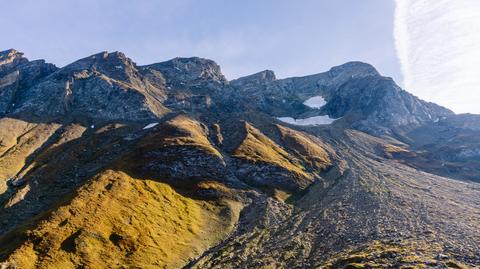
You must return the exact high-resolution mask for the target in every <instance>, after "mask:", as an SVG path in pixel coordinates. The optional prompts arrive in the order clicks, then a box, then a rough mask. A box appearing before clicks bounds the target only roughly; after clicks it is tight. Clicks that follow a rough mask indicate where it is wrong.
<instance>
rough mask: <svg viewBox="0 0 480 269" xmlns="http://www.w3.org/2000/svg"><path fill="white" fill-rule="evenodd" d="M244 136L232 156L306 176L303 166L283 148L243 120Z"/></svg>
mask: <svg viewBox="0 0 480 269" xmlns="http://www.w3.org/2000/svg"><path fill="white" fill-rule="evenodd" d="M245 128H246V131H247V133H246V136H245V138H244V140H243V141H242V143H241V144H240V145H239V146H238V148H237V149H236V150H235V151H234V152H233V156H234V157H236V158H239V159H243V160H246V161H249V162H252V163H257V162H259V163H266V164H270V165H274V166H279V167H282V168H284V169H287V170H289V171H291V172H295V173H297V174H299V175H303V176H305V177H308V175H307V174H306V173H305V171H304V168H303V167H302V166H301V165H300V164H298V162H296V160H295V158H293V157H292V156H290V155H289V154H288V153H287V152H286V151H285V150H284V149H282V148H281V147H280V146H279V145H277V144H276V143H275V142H274V141H272V140H271V139H270V138H268V137H267V136H265V135H264V134H262V132H260V131H259V130H258V129H256V128H255V127H253V126H252V125H250V124H249V123H247V122H245Z"/></svg>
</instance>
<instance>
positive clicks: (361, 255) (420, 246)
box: [319, 240, 468, 269]
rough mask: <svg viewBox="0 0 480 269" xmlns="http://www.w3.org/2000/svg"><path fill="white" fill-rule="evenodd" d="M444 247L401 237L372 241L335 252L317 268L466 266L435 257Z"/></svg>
mask: <svg viewBox="0 0 480 269" xmlns="http://www.w3.org/2000/svg"><path fill="white" fill-rule="evenodd" d="M442 250H443V248H442V247H441V246H440V245H439V244H435V243H431V242H419V241H404V242H401V243H387V242H382V241H377V240H376V241H372V242H370V243H369V244H367V245H366V246H364V247H362V248H360V249H355V250H347V251H345V252H342V253H340V254H337V255H336V256H334V257H333V258H332V259H330V260H328V261H327V262H325V263H324V264H323V265H322V266H320V267H319V268H322V269H334V268H427V267H428V268H430V267H431V265H432V264H436V265H438V266H439V267H440V268H468V267H467V266H466V265H464V264H462V263H461V262H458V261H455V260H451V259H450V260H441V261H440V260H437V259H436V257H437V255H438V254H439V253H442Z"/></svg>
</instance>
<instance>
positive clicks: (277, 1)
mask: <svg viewBox="0 0 480 269" xmlns="http://www.w3.org/2000/svg"><path fill="white" fill-rule="evenodd" d="M0 1H2V2H6V3H7V5H5V4H4V3H2V5H3V6H7V7H8V8H7V9H6V10H8V12H2V16H0V25H2V32H3V33H2V37H5V39H4V40H0V46H1V47H2V49H8V48H15V49H17V50H20V51H22V52H24V53H25V56H26V57H28V58H31V59H39V58H42V59H46V60H47V61H49V62H52V63H55V64H57V65H58V66H63V65H66V64H68V63H70V62H72V61H74V60H76V59H79V58H82V57H86V56H89V55H92V54H94V53H97V52H100V51H105V50H106V51H121V52H124V53H125V54H126V55H127V56H128V57H130V58H132V59H133V60H134V61H135V62H137V63H138V64H150V63H154V62H160V61H165V60H169V59H171V58H174V57H177V56H181V57H185V56H199V57H204V58H209V59H213V60H215V61H216V62H217V63H218V64H219V65H220V66H221V68H222V71H223V73H224V74H225V75H226V77H227V78H228V79H234V78H238V77H240V76H244V75H248V74H252V73H255V72H258V71H262V70H265V69H271V70H274V71H275V73H276V75H277V77H280V78H283V77H290V76H302V75H308V74H314V73H319V72H323V71H326V70H328V69H329V68H330V67H332V66H335V65H340V64H343V63H345V62H348V61H353V60H359V61H365V62H369V63H371V64H373V65H375V66H376V67H377V68H378V69H379V70H381V72H382V73H383V74H385V75H387V76H391V77H395V78H396V79H398V80H400V78H401V75H400V66H399V64H398V61H397V60H396V54H395V47H394V39H393V35H392V28H393V19H392V18H393V14H394V2H393V1H390V0H362V1H358V0H334V1H333V0H299V1H291V0H242V1H224V0H201V1H198V0H175V1H163V0H153V1H150V0H135V1H134V0H130V1H126V0H82V1H73V0H0Z"/></svg>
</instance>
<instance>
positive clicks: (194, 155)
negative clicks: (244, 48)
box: [0, 50, 480, 268]
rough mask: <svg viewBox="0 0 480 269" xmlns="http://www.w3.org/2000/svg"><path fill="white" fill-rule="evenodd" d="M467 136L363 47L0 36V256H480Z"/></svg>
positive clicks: (239, 261) (183, 261)
mask: <svg viewBox="0 0 480 269" xmlns="http://www.w3.org/2000/svg"><path fill="white" fill-rule="evenodd" d="M478 137H480V116H477V115H470V114H466V115H456V114H454V113H453V112H451V111H450V110H448V109H447V108H444V107H441V106H438V105H436V104H433V103H429V102H426V101H423V100H420V99H418V98H417V97H415V96H413V95H411V94H410V93H408V92H407V91H405V90H403V89H401V88H400V87H399V86H397V85H396V84H395V82H394V81H393V80H392V79H390V78H386V77H383V76H382V75H381V74H380V73H379V72H378V71H377V70H376V69H375V68H374V67H373V66H371V65H369V64H366V63H361V62H350V63H346V64H343V65H340V66H337V67H333V68H331V69H330V70H329V71H327V72H323V73H319V74H314V75H309V76H305V77H294V78H285V79H277V78H276V76H275V74H274V72H273V71H270V70H266V71H262V72H259V73H256V74H253V75H250V76H246V77H243V78H239V79H236V80H232V81H228V80H227V79H226V78H225V77H224V76H223V74H222V73H221V69H220V67H219V66H218V65H217V64H216V63H215V62H214V61H212V60H207V59H202V58H197V57H192V58H175V59H172V60H170V61H166V62H161V63H154V64H150V65H146V66H139V65H137V64H136V63H135V62H134V61H133V60H131V59H130V58H128V57H127V56H126V55H124V54H123V53H120V52H112V53H109V52H101V53H98V54H95V55H92V56H89V57H86V58H83V59H80V60H78V61H75V62H74V63H71V64H69V65H66V66H65V67H62V68H58V67H56V66H55V65H53V64H49V63H45V61H43V60H37V61H30V60H28V59H27V58H25V57H24V56H23V54H22V53H20V52H18V51H16V50H7V51H3V52H0V219H1V221H0V267H1V268H476V267H480V251H479V250H480V248H479V246H480V235H479V234H478V231H479V230H480V221H479V220H480V162H479V161H478V157H479V156H480V140H479V139H478Z"/></svg>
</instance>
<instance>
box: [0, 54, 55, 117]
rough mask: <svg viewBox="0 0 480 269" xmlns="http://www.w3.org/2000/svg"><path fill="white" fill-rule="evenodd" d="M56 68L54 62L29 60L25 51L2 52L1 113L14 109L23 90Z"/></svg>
mask: <svg viewBox="0 0 480 269" xmlns="http://www.w3.org/2000/svg"><path fill="white" fill-rule="evenodd" d="M55 70H57V67H55V66H54V65H53V64H47V63H45V61H43V60H38V61H29V60H28V59H26V58H24V57H23V53H21V52H18V51H16V50H13V49H10V50H6V51H2V52H0V115H5V114H6V113H8V112H12V111H14V110H15V109H16V106H18V101H19V96H20V94H21V93H22V90H23V89H26V88H29V87H32V86H33V85H34V84H35V83H38V82H39V81H40V80H41V79H42V78H44V77H46V76H47V75H49V74H51V73H52V72H54V71H55Z"/></svg>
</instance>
